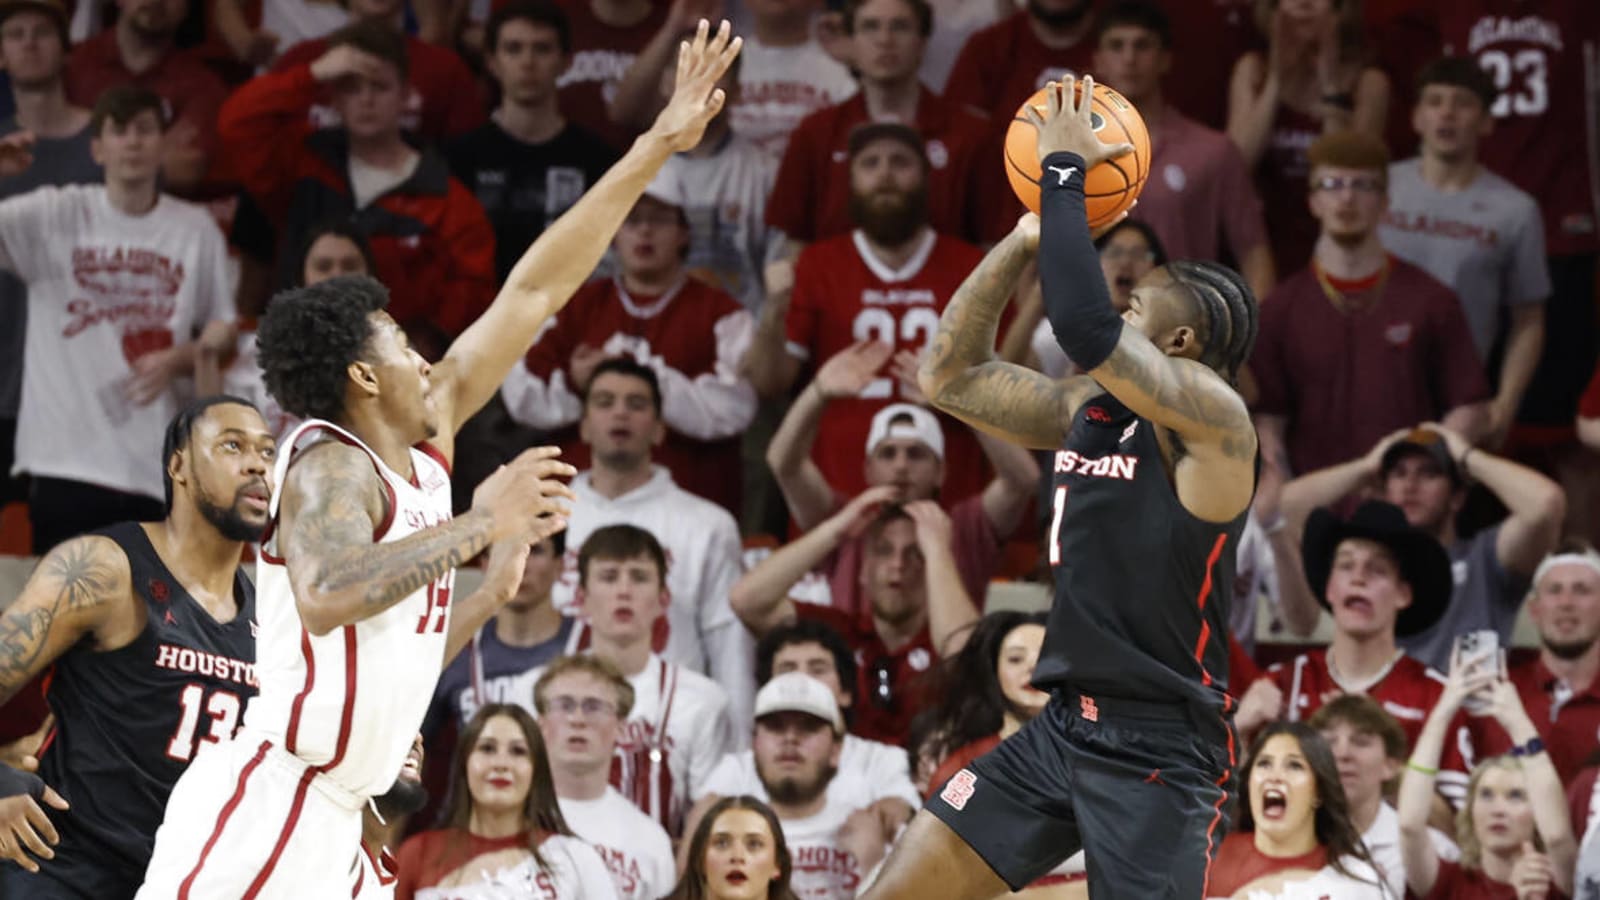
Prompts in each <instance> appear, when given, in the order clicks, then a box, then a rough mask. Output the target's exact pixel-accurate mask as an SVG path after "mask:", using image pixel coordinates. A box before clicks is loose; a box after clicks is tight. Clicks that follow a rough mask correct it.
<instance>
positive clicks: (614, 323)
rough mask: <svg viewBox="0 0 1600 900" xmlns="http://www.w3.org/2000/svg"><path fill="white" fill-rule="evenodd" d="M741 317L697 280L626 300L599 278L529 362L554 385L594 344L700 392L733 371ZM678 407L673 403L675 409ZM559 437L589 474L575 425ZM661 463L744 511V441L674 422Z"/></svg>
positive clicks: (686, 482)
mask: <svg viewBox="0 0 1600 900" xmlns="http://www.w3.org/2000/svg"><path fill="white" fill-rule="evenodd" d="M734 317H739V318H747V317H748V313H745V311H744V307H743V306H740V305H739V301H737V300H735V299H733V298H732V297H730V296H728V294H726V293H724V292H723V291H721V290H719V289H717V288H714V287H712V286H710V285H708V284H706V283H705V282H703V281H700V280H699V279H696V278H685V279H684V280H683V282H682V286H681V287H680V288H678V289H677V291H676V293H673V294H671V295H670V296H654V297H651V296H645V295H642V294H641V295H630V296H628V297H627V298H624V297H623V295H622V292H621V290H620V289H619V287H618V284H617V282H616V281H615V280H613V279H609V278H605V279H596V280H594V281H591V282H589V283H587V284H585V285H584V286H583V287H581V288H579V289H578V293H577V294H575V295H573V297H572V300H571V301H569V302H568V304H567V307H566V309H564V310H562V312H561V313H560V314H558V315H557V316H556V318H555V320H554V321H553V322H551V323H550V324H548V325H547V326H546V328H545V330H544V331H543V332H541V333H540V335H539V339H538V340H537V341H536V342H535V343H534V345H533V347H532V348H531V349H530V350H529V351H528V355H527V357H526V360H525V362H526V365H527V367H528V371H529V373H531V374H532V375H534V376H535V377H537V378H540V379H542V380H543V381H545V383H547V384H549V383H550V382H551V381H552V376H554V375H555V374H556V373H558V372H567V371H568V367H569V366H570V364H571V362H572V352H573V350H575V349H576V348H577V347H578V345H579V344H588V345H589V346H591V347H598V348H601V349H602V350H605V351H606V352H607V354H608V355H612V356H627V357H629V358H632V359H635V360H637V361H639V362H642V363H644V364H646V365H650V366H652V367H654V368H656V370H657V375H658V377H660V378H661V380H662V382H663V385H662V388H663V393H664V394H667V393H670V392H672V391H674V390H679V389H686V390H685V393H687V392H688V391H698V390H699V386H698V385H696V384H695V382H696V380H697V379H713V378H715V377H717V376H718V374H719V373H721V372H724V371H726V370H727V369H728V367H729V366H728V364H729V360H728V359H727V358H726V357H727V356H728V355H729V354H728V352H727V351H726V350H724V346H725V341H723V340H722V339H721V338H722V337H723V336H727V335H728V334H729V332H730V330H733V329H732V328H731V326H732V325H734V324H737V323H734V322H732V319H733V318H734ZM719 350H723V352H719ZM680 376H681V377H680ZM563 384H570V382H568V381H565V380H563ZM664 399H666V398H664ZM681 399H683V404H682V408H683V409H684V410H685V412H684V413H683V415H684V416H686V417H689V416H695V415H696V413H695V411H694V407H695V405H694V404H693V403H691V402H689V401H688V399H687V398H681ZM673 402H674V401H672V400H668V401H667V404H668V406H669V407H671V406H672V404H673ZM708 402H714V399H713V400H711V401H708ZM671 411H672V410H671V409H669V410H668V412H671ZM700 424H703V425H704V426H705V427H707V428H709V427H711V425H712V423H710V422H702V423H700ZM703 433H704V432H703ZM713 433H714V432H713ZM557 437H558V439H559V440H560V443H561V446H562V450H561V458H562V459H563V460H565V461H566V462H569V463H572V464H573V465H574V466H577V467H578V468H579V469H580V470H584V469H588V468H589V464H590V460H589V446H588V445H587V444H585V443H584V442H583V441H582V440H581V439H579V436H578V433H577V428H576V423H575V422H574V425H573V427H570V428H567V429H564V430H563V431H562V432H560V433H559V434H558V435H557ZM863 440H865V438H863ZM654 459H655V462H657V463H660V464H661V465H663V466H665V467H666V468H667V470H668V471H670V472H671V473H672V480H673V481H675V482H677V483H678V486H679V487H681V488H683V489H684V490H686V491H688V492H689V493H691V494H696V495H698V496H701V497H705V498H706V499H708V500H710V501H712V502H713V503H716V504H718V505H720V506H722V507H724V508H726V509H728V510H729V511H731V512H733V513H734V514H736V515H737V514H738V511H739V497H740V493H741V488H742V484H741V482H740V480H739V479H738V478H729V477H728V473H729V472H737V471H739V467H740V462H739V437H738V436H734V437H729V438H721V439H717V440H698V439H696V438H694V437H691V436H689V435H688V434H686V433H684V432H683V431H680V430H678V429H676V428H673V427H671V426H670V425H669V426H668V431H667V439H666V441H664V442H663V443H662V445H661V446H660V447H658V448H656V450H655V453H654Z"/></svg>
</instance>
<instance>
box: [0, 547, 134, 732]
mask: <svg viewBox="0 0 1600 900" xmlns="http://www.w3.org/2000/svg"><path fill="white" fill-rule="evenodd" d="M131 577H132V576H130V575H129V574H128V557H127V555H126V554H124V553H123V552H122V548H121V547H119V546H117V543H116V542H115V541H113V540H111V539H110V538H105V537H98V536H89V537H80V538H74V539H73V540H70V541H67V542H65V543H63V544H60V545H58V546H56V548H55V549H53V550H51V551H50V552H49V553H48V554H46V555H45V557H44V559H42V560H40V562H39V567H38V568H37V569H34V571H33V574H32V575H31V576H29V578H28V583H27V584H26V585H24V586H23V588H22V593H21V595H19V596H18V597H17V599H16V600H15V601H14V602H12V604H11V605H10V606H8V607H6V610H5V613H4V615H3V616H0V703H4V702H6V701H8V700H10V699H11V698H12V697H13V696H14V695H15V694H16V693H17V691H18V690H20V689H21V688H22V687H23V685H25V684H27V683H28V682H29V681H30V680H32V679H33V677H34V676H35V675H38V674H39V673H40V672H42V671H44V669H45V668H46V667H47V666H49V665H50V664H51V663H53V662H55V661H56V659H57V658H59V657H60V656H61V654H63V653H65V652H66V651H67V650H69V649H70V648H71V647H72V646H73V645H74V644H76V643H78V641H80V640H82V639H83V638H84V637H86V636H90V635H93V636H94V638H95V640H96V644H97V646H99V647H100V648H101V649H106V650H111V649H115V648H117V647H120V646H123V645H125V644H127V643H128V642H129V641H131V640H132V639H133V636H134V635H135V634H136V633H137V631H138V628H139V627H142V626H143V624H144V623H143V621H142V620H140V619H139V618H138V616H137V611H136V610H135V608H134V606H133V603H132V600H133V592H132V585H131Z"/></svg>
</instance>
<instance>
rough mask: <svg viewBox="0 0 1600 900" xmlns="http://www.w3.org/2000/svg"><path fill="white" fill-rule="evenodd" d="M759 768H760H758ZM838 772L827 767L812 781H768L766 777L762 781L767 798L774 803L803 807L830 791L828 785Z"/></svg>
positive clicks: (788, 779)
mask: <svg viewBox="0 0 1600 900" xmlns="http://www.w3.org/2000/svg"><path fill="white" fill-rule="evenodd" d="M758 768H759V766H758ZM836 771H838V770H837V769H835V768H834V767H833V766H825V767H823V769H822V771H820V772H818V773H817V777H816V778H814V779H812V780H811V781H801V780H800V779H798V778H779V779H777V780H776V781H768V780H767V779H766V778H765V777H763V778H762V779H761V780H762V782H763V784H765V786H766V788H767V796H769V797H771V798H772V802H773V803H781V804H783V805H785V806H802V805H804V804H807V803H810V802H812V801H814V800H816V799H817V798H818V797H820V796H822V794H823V792H824V791H826V790H827V789H828V784H829V783H830V782H832V781H833V776H834V773H835V772H836Z"/></svg>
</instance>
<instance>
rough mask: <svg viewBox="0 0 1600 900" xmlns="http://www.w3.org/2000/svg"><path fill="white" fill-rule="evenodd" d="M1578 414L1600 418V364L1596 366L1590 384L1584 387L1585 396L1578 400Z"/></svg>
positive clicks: (1584, 416)
mask: <svg viewBox="0 0 1600 900" xmlns="http://www.w3.org/2000/svg"><path fill="white" fill-rule="evenodd" d="M1578 415H1580V416H1582V417H1583V418H1585V419H1595V418H1600V366H1596V367H1595V370H1594V377H1593V378H1591V379H1589V386H1588V387H1586V388H1584V389H1583V396H1582V397H1581V398H1580V399H1579V400H1578Z"/></svg>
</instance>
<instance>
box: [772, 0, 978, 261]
mask: <svg viewBox="0 0 1600 900" xmlns="http://www.w3.org/2000/svg"><path fill="white" fill-rule="evenodd" d="M844 30H845V34H846V35H848V36H849V37H848V40H849V43H850V47H851V53H852V55H853V57H854V59H855V66H856V68H857V69H858V70H859V72H860V78H861V90H860V91H858V92H857V93H855V94H853V95H851V96H850V98H849V99H847V100H844V101H843V102H840V103H836V104H834V105H832V106H826V107H823V108H822V109H819V110H817V111H816V112H814V113H812V114H811V115H809V116H806V117H805V118H804V119H802V120H801V121H800V125H799V126H798V127H797V128H796V129H795V131H794V134H792V135H790V136H789V146H788V148H787V149H786V150H785V151H784V154H783V164H782V165H781V166H780V167H779V168H778V181H777V185H776V186H775V187H774V189H773V193H772V200H771V203H770V204H769V205H768V206H767V221H768V222H769V223H770V224H772V225H773V226H774V227H776V228H778V229H780V230H781V231H783V233H784V234H785V235H787V236H788V237H789V238H790V239H792V240H795V241H802V242H810V241H816V240H821V239H823V238H829V237H833V236H834V235H836V234H843V233H845V232H847V231H849V230H850V227H851V225H853V224H854V222H853V221H852V220H851V216H850V212H849V205H850V169H849V164H848V161H847V159H846V153H845V151H846V149H847V147H848V146H849V139H850V132H851V131H852V130H853V129H855V128H856V127H857V126H859V125H861V124H862V123H865V122H907V123H911V124H912V125H913V126H914V127H915V128H916V129H917V131H918V132H919V133H921V135H922V138H923V140H924V141H925V147H926V154H925V155H926V157H927V160H928V163H929V166H928V185H927V187H928V220H929V223H930V224H931V225H932V226H933V227H934V228H935V229H936V230H938V231H940V232H942V233H945V234H956V235H960V236H961V237H963V238H966V239H968V240H976V239H977V238H978V237H979V233H978V228H977V223H978V202H979V201H980V200H985V199H991V198H997V197H998V196H999V195H997V194H991V195H987V196H986V195H984V194H982V193H981V192H980V191H978V190H977V188H976V185H975V179H976V178H977V177H978V176H979V175H980V174H981V175H988V174H989V170H991V169H994V168H997V167H996V166H993V165H989V164H988V163H989V162H990V159H989V158H988V157H982V162H983V163H984V164H983V165H982V166H980V165H979V160H980V152H981V150H982V149H984V142H985V140H986V139H987V135H988V127H987V123H986V122H985V121H984V119H983V118H982V117H981V116H979V115H977V114H976V113H975V112H973V111H972V110H970V109H967V108H966V107H965V106H963V105H961V104H959V103H953V102H951V101H948V100H945V99H943V98H941V97H939V96H938V95H937V94H934V93H933V92H932V91H930V90H928V89H927V88H926V87H924V86H923V85H922V82H921V81H920V80H918V77H917V70H918V67H919V66H921V64H922V57H923V53H924V51H925V49H926V48H927V42H928V36H929V34H931V33H932V30H933V10H932V8H931V7H929V5H928V3H927V0H851V2H849V3H847V4H845V8H844Z"/></svg>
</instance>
